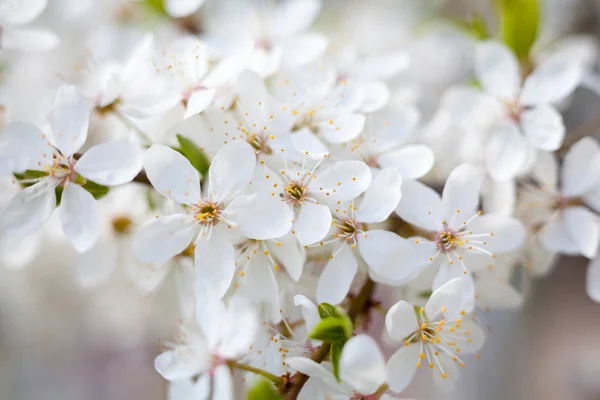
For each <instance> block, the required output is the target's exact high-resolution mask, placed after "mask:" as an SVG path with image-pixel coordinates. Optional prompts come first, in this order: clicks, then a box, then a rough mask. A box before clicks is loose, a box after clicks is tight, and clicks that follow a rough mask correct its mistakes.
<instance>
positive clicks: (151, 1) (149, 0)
mask: <svg viewBox="0 0 600 400" xmlns="http://www.w3.org/2000/svg"><path fill="white" fill-rule="evenodd" d="M146 4H147V5H148V6H149V8H150V9H152V11H154V12H157V13H159V14H163V15H167V12H166V11H165V6H164V4H163V0H146Z"/></svg>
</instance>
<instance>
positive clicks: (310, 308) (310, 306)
mask: <svg viewBox="0 0 600 400" xmlns="http://www.w3.org/2000/svg"><path fill="white" fill-rule="evenodd" d="M294 305H295V306H300V308H301V311H302V319H304V323H305V324H306V330H307V331H308V332H311V331H312V329H313V328H314V327H315V326H316V325H317V324H318V323H319V321H321V317H320V316H319V311H318V310H317V306H315V304H314V303H313V302H312V301H310V300H309V299H308V297H306V296H303V295H301V294H297V295H295V296H294Z"/></svg>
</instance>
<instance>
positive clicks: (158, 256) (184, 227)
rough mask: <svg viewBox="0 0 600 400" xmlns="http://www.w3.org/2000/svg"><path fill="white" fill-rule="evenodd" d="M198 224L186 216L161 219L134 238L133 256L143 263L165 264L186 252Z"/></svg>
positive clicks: (141, 230)
mask: <svg viewBox="0 0 600 400" xmlns="http://www.w3.org/2000/svg"><path fill="white" fill-rule="evenodd" d="M195 228H196V223H195V222H194V220H193V218H192V217H191V216H189V215H185V214H175V215H168V216H164V217H159V218H156V219H155V220H153V221H152V222H150V223H148V224H146V225H144V226H142V227H141V228H139V229H138V231H137V232H136V233H135V236H134V237H133V242H132V249H133V254H134V255H135V256H136V257H137V258H138V259H139V260H140V261H143V262H148V263H151V262H164V261H167V260H169V259H171V257H173V256H175V255H177V254H179V253H181V252H182V251H183V250H185V249H186V248H187V247H188V246H189V244H190V242H191V241H192V237H193V235H194V229H195Z"/></svg>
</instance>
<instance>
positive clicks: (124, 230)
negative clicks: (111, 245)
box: [112, 215, 133, 235]
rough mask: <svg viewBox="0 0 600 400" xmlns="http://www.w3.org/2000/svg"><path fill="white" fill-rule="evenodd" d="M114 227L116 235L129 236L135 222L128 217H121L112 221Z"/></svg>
mask: <svg viewBox="0 0 600 400" xmlns="http://www.w3.org/2000/svg"><path fill="white" fill-rule="evenodd" d="M112 226H113V230H114V231H115V233H117V234H119V235H127V234H129V233H131V230H132V229H133V221H132V220H131V218H129V217H128V216H126V215H119V216H116V217H114V218H113V219H112Z"/></svg>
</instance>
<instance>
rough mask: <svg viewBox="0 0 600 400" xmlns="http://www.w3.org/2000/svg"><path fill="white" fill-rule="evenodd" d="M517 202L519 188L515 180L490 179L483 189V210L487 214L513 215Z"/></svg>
mask: <svg viewBox="0 0 600 400" xmlns="http://www.w3.org/2000/svg"><path fill="white" fill-rule="evenodd" d="M516 201H517V187H516V183H515V181H514V180H508V181H495V180H492V179H488V180H486V181H485V184H484V188H483V210H484V212H485V213H488V214H492V213H497V214H500V215H512V214H513V213H514V211H515V203H516Z"/></svg>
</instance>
